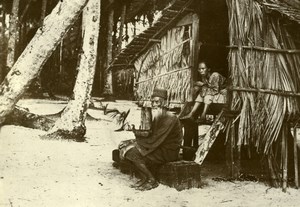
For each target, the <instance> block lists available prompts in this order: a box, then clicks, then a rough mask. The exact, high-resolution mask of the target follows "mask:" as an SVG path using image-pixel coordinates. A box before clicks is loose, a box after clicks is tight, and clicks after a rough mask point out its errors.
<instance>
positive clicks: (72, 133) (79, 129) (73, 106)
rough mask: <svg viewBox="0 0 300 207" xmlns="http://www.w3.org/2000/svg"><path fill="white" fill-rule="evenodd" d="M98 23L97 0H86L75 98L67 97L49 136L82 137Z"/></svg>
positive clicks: (91, 82)
mask: <svg viewBox="0 0 300 207" xmlns="http://www.w3.org/2000/svg"><path fill="white" fill-rule="evenodd" d="M99 26H100V1H99V0H89V3H88V4H87V6H86V8H85V9H84V11H83V17H82V34H83V45H82V53H81V54H80V62H79V65H78V74H77V79H76V83H75V87H74V91H73V93H74V94H73V95H74V99H73V100H71V101H69V103H68V105H67V107H66V108H65V110H64V111H63V113H62V116H61V118H60V119H59V120H58V121H57V122H56V123H55V126H54V127H53V128H52V129H51V131H50V133H49V134H48V135H47V137H48V138H56V139H59V138H63V139H75V140H77V141H82V140H83V136H84V135H85V129H86V128H85V118H86V111H87V108H88V105H89V100H90V96H91V95H90V94H91V91H92V86H93V80H94V74H95V68H96V60H97V47H98V37H99Z"/></svg>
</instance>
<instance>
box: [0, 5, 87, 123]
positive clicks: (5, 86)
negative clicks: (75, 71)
mask: <svg viewBox="0 0 300 207" xmlns="http://www.w3.org/2000/svg"><path fill="white" fill-rule="evenodd" d="M87 1H88V0H65V1H60V2H59V3H58V4H57V6H56V7H55V8H54V9H53V11H52V13H51V14H50V15H48V16H47V17H46V18H45V21H44V24H43V26H42V27H41V28H39V30H38V31H37V32H36V34H35V36H34V37H33V39H32V40H31V41H30V43H29V44H28V45H27V47H26V48H25V50H24V51H23V53H22V54H21V56H20V57H19V59H18V60H17V62H16V63H15V64H14V66H13V67H12V69H11V70H10V71H9V73H8V74H7V76H6V77H5V79H4V81H3V82H2V84H1V85H0V124H1V123H2V122H3V120H4V118H5V116H6V115H7V114H9V113H10V112H11V111H12V110H13V108H14V106H15V104H16V103H17V102H18V100H19V99H20V98H21V96H22V94H23V93H24V92H25V90H26V89H27V87H28V86H29V84H30V83H31V82H32V80H33V79H34V78H36V77H37V75H38V74H39V72H40V70H41V69H42V66H43V65H44V63H45V62H46V61H47V59H48V58H49V57H50V55H51V54H52V52H53V51H54V50H55V48H56V46H57V45H58V44H59V42H60V41H61V39H62V38H63V36H64V34H65V33H66V32H67V31H68V29H69V28H70V26H71V25H72V24H73V23H74V22H75V20H76V19H77V17H78V15H79V14H80V12H81V11H82V9H83V7H84V6H85V5H86V3H87Z"/></svg>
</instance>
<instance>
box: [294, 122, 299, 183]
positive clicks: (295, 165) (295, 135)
mask: <svg viewBox="0 0 300 207" xmlns="http://www.w3.org/2000/svg"><path fill="white" fill-rule="evenodd" d="M294 167H295V187H296V189H298V188H299V177H298V149H297V128H296V126H294Z"/></svg>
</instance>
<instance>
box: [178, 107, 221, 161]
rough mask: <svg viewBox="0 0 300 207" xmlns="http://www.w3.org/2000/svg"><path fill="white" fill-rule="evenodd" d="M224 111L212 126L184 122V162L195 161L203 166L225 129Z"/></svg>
mask: <svg viewBox="0 0 300 207" xmlns="http://www.w3.org/2000/svg"><path fill="white" fill-rule="evenodd" d="M223 113H224V111H223V110H221V112H220V113H219V114H218V115H217V116H216V117H215V119H214V120H213V121H212V123H211V124H210V125H198V123H197V122H195V121H186V122H183V126H184V136H183V139H184V141H183V150H182V151H183V153H182V157H183V159H184V160H190V161H195V162H196V163H197V164H199V165H201V164H202V162H203V161H204V159H205V157H206V155H207V154H208V152H209V150H210V148H211V147H212V145H213V143H214V142H215V140H216V138H217V136H218V135H219V133H220V131H221V130H222V129H223V128H224V122H225V120H224V119H223V118H222V117H223V116H222V115H223Z"/></svg>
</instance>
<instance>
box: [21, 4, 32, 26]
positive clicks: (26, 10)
mask: <svg viewBox="0 0 300 207" xmlns="http://www.w3.org/2000/svg"><path fill="white" fill-rule="evenodd" d="M31 2H32V0H29V1H28V3H27V4H26V6H25V8H24V9H23V12H22V14H21V16H20V22H23V21H24V18H25V17H26V15H27V12H28V8H29V6H30V4H31Z"/></svg>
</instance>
